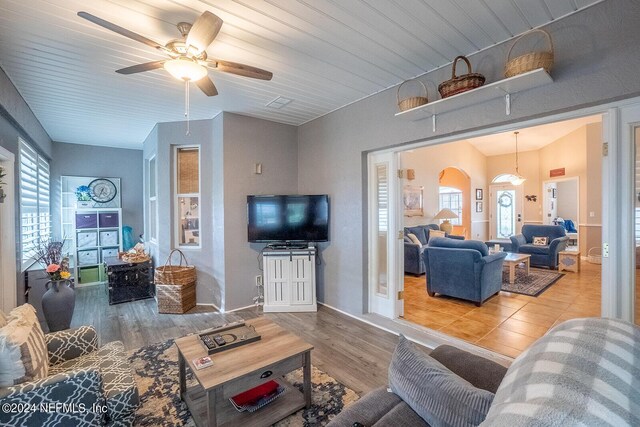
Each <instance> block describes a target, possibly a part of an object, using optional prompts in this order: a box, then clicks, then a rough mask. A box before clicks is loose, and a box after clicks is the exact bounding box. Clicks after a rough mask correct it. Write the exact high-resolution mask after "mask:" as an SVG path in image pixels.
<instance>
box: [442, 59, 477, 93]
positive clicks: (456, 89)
mask: <svg viewBox="0 0 640 427" xmlns="http://www.w3.org/2000/svg"><path fill="white" fill-rule="evenodd" d="M460 60H463V61H464V62H465V63H466V64H467V70H468V71H469V72H468V73H467V74H463V75H461V76H457V75H456V64H457V63H458V61H460ZM484 81H485V78H484V76H483V75H482V74H480V73H474V72H473V70H472V69H471V63H470V62H469V60H468V59H467V57H466V56H462V55H460V56H458V57H456V59H454V60H453V68H452V69H451V78H450V79H449V80H446V81H444V82H442V83H440V85H438V92H440V96H442V98H448V97H450V96H453V95H457V94H459V93H462V92H466V91H468V90H471V89H475V88H477V87H480V86H482V85H483V84H484Z"/></svg>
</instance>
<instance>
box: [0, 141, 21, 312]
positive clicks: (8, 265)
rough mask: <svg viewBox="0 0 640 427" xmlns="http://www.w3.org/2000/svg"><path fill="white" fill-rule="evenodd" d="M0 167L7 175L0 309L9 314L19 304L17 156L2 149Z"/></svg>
mask: <svg viewBox="0 0 640 427" xmlns="http://www.w3.org/2000/svg"><path fill="white" fill-rule="evenodd" d="M0 166H2V168H3V169H4V171H5V173H6V174H7V175H6V176H5V177H4V178H3V181H4V182H5V183H6V185H3V186H2V189H3V190H4V193H5V194H6V198H5V199H4V203H0V309H1V310H2V311H4V312H5V313H8V312H9V311H11V310H12V309H13V308H15V306H16V304H17V301H18V299H17V293H18V286H17V271H16V243H15V242H16V211H15V156H14V155H13V153H11V152H10V151H8V150H6V149H5V148H3V147H0Z"/></svg>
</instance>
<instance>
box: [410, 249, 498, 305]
mask: <svg viewBox="0 0 640 427" xmlns="http://www.w3.org/2000/svg"><path fill="white" fill-rule="evenodd" d="M422 256H423V259H424V265H425V269H426V273H427V277H426V281H427V293H428V294H429V295H430V296H434V295H435V294H440V295H447V296H450V297H455V298H461V299H464V300H467V301H473V302H475V303H476V305H477V306H478V307H479V306H481V305H482V303H483V302H484V301H486V300H487V299H488V298H489V297H490V296H492V295H494V294H496V293H498V292H500V288H501V287H502V264H503V263H504V258H505V257H506V256H507V253H506V252H498V253H495V254H492V255H489V249H488V248H487V245H485V244H484V242H480V241H478V240H456V239H446V238H442V237H437V238H434V239H432V240H431V241H430V242H429V245H428V246H427V248H426V249H425V250H424V253H423V255H422Z"/></svg>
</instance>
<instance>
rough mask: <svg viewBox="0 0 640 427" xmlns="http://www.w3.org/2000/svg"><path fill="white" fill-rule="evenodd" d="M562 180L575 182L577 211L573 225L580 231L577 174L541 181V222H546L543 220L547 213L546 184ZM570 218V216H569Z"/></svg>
mask: <svg viewBox="0 0 640 427" xmlns="http://www.w3.org/2000/svg"><path fill="white" fill-rule="evenodd" d="M562 181H575V182H576V206H577V207H578V208H577V209H578V211H577V213H576V219H575V225H576V229H577V230H578V233H579V232H580V229H579V227H580V177H579V176H568V177H562V178H555V179H547V180H545V181H542V223H543V224H546V222H545V220H546V219H547V213H549V203H548V202H549V193H548V192H547V185H548V184H551V183H553V182H562ZM570 219H571V218H570Z"/></svg>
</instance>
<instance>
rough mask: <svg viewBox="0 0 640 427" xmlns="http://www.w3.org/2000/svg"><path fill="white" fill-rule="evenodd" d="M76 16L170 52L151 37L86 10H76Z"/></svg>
mask: <svg viewBox="0 0 640 427" xmlns="http://www.w3.org/2000/svg"><path fill="white" fill-rule="evenodd" d="M78 16H79V17H81V18H84V19H86V20H87V21H90V22H93V23H94V24H97V25H100V26H101V27H103V28H106V29H107V30H110V31H113V32H114V33H118V34H120V35H122V36H125V37H128V38H130V39H132V40H135V41H137V42H140V43H144V44H146V45H147V46H150V47H153V48H156V49H159V50H161V51H163V52H170V51H169V49H167V48H166V47H164V46H162V45H161V44H160V43H158V42H154V41H153V40H151V39H148V38H146V37H144V36H141V35H140V34H136V33H134V32H133V31H130V30H127V29H126V28H122V27H121V26H119V25H116V24H113V23H111V22H109V21H105V20H104V19H102V18H98V17H97V16H95V15H92V14H90V13H87V12H78Z"/></svg>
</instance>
